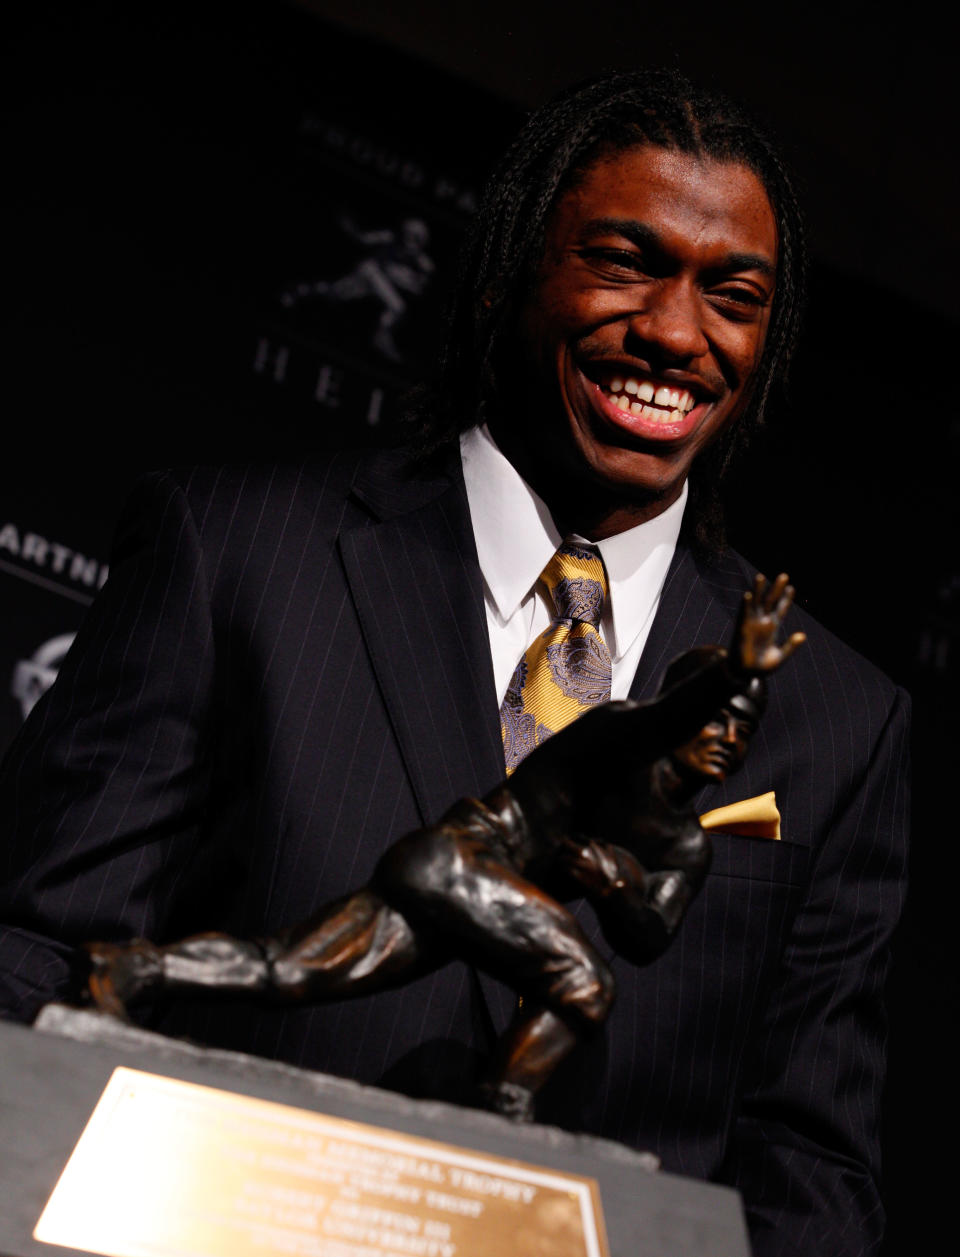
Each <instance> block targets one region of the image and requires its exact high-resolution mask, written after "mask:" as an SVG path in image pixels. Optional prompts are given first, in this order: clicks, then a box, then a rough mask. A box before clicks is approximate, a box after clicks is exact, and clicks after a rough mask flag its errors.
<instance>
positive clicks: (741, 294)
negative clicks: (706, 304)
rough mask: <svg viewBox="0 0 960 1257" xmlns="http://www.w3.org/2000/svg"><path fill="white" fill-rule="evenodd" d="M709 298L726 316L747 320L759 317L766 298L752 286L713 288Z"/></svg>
mask: <svg viewBox="0 0 960 1257" xmlns="http://www.w3.org/2000/svg"><path fill="white" fill-rule="evenodd" d="M707 296H708V298H709V300H710V301H711V302H712V303H713V304H714V305H715V306H716V307H717V308H718V309H719V310H720V311H721V312H722V313H723V314H725V315H726V316H727V317H728V318H731V319H740V320H744V321H746V320H749V319H756V318H758V317H759V315H760V312H761V310H762V309H763V308H764V306H765V305H766V298H765V297H763V295H762V294H761V293H759V292H757V291H756V289H753V288H714V289H711V291H710V292H708V294H707Z"/></svg>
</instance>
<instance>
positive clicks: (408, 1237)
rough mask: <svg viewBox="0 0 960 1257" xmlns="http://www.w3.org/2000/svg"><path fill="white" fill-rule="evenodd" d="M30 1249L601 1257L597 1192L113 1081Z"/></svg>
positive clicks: (374, 1136) (441, 1148)
mask: <svg viewBox="0 0 960 1257" xmlns="http://www.w3.org/2000/svg"><path fill="white" fill-rule="evenodd" d="M34 1238H35V1239H38V1240H42V1241H44V1242H46V1243H48V1244H60V1245H65V1246H67V1247H70V1248H77V1249H81V1250H83V1251H85V1252H92V1253H103V1254H106V1255H107V1257H187V1255H188V1254H189V1255H190V1257H265V1255H267V1254H292V1255H293V1257H490V1254H491V1253H500V1254H503V1255H504V1257H506V1254H509V1255H510V1257H608V1250H607V1245H606V1238H605V1234H604V1227H603V1214H602V1210H601V1206H600V1195H599V1190H598V1188H597V1184H596V1182H595V1181H594V1180H593V1179H590V1178H584V1177H581V1176H578V1175H574V1174H566V1173H560V1172H558V1171H555V1170H550V1169H544V1168H539V1167H536V1166H532V1165H527V1164H525V1163H523V1162H521V1161H513V1160H508V1159H507V1158H504V1157H497V1156H493V1155H491V1154H488V1153H479V1152H470V1151H469V1150H467V1149H462V1148H456V1147H453V1146H452V1145H448V1144H443V1143H438V1142H435V1141H433V1140H430V1139H421V1138H418V1137H415V1136H410V1135H404V1134H399V1133H397V1132H394V1131H389V1130H385V1129H382V1128H380V1127H376V1126H368V1125H364V1124H363V1123H360V1122H352V1121H345V1120H343V1119H340V1118H332V1117H326V1116H324V1115H322V1114H316V1113H310V1112H307V1111H305V1110H303V1109H297V1108H292V1107H290V1106H288V1105H284V1104H275V1103H273V1102H271V1101H267V1100H255V1099H251V1098H249V1097H247V1096H238V1095H234V1094H233V1093H232V1092H229V1091H220V1090H216V1089H214V1088H212V1087H202V1086H198V1085H196V1084H195V1083H187V1082H178V1081H176V1080H175V1079H171V1078H164V1077H162V1076H160V1075H157V1074H150V1073H143V1072H141V1071H140V1070H135V1069H127V1068H123V1067H121V1068H118V1069H115V1070H114V1072H113V1075H112V1076H111V1078H110V1081H109V1082H108V1083H107V1086H106V1087H105V1088H104V1091H103V1095H102V1096H101V1097H100V1100H99V1101H98V1103H97V1106H96V1108H95V1109H94V1111H93V1113H92V1115H91V1117H90V1120H89V1122H88V1123H87V1126H86V1128H85V1130H84V1132H83V1134H82V1135H81V1136H80V1139H79V1140H78V1141H77V1145H76V1147H75V1148H74V1150H73V1153H72V1155H71V1157H70V1160H69V1161H68V1162H67V1165H66V1168H65V1169H64V1171H63V1173H62V1175H61V1176H60V1179H59V1181H58V1183H57V1185H56V1187H55V1188H54V1190H53V1193H52V1195H51V1196H50V1199H49V1201H48V1202H47V1205H46V1208H45V1209H44V1211H43V1213H42V1215H41V1217H40V1220H39V1222H38V1223H37V1226H36V1228H35V1230H34Z"/></svg>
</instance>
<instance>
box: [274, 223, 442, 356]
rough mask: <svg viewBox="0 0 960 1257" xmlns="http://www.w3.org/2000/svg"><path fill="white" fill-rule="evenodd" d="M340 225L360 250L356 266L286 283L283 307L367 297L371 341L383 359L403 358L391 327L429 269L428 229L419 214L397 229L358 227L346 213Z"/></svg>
mask: <svg viewBox="0 0 960 1257" xmlns="http://www.w3.org/2000/svg"><path fill="white" fill-rule="evenodd" d="M340 228H341V230H342V231H343V232H344V234H345V235H347V236H349V237H350V239H351V240H353V241H354V242H355V243H356V244H359V245H361V246H362V247H363V250H364V254H363V256H362V257H361V258H360V260H359V261H358V262H357V264H356V266H354V268H353V269H352V270H350V271H347V272H346V273H345V274H342V275H340V276H338V277H337V278H335V279H315V280H311V281H303V282H300V283H297V284H291V285H290V286H289V287H288V288H286V289H284V291H283V292H282V293H281V295H280V302H281V304H282V305H283V306H285V307H286V308H287V309H291V308H293V307H294V306H297V305H302V304H303V303H304V302H327V303H329V304H331V305H341V304H343V303H344V302H352V301H357V300H358V299H360V298H372V300H373V302H374V304H375V305H377V306H378V307H379V316H378V319H377V323H376V327H375V328H374V330H373V334H372V336H371V344H372V345H373V347H374V348H375V349H376V350H378V351H379V352H380V353H381V354H383V356H384V357H385V358H389V359H390V360H391V361H392V362H402V361H403V355H402V354H401V353H400V351H399V350H398V349H397V346H396V343H395V342H394V339H393V329H394V327H395V326H396V324H397V323H399V322H400V320H401V319H402V318H403V316H404V315H405V314H406V312H407V304H408V299H409V298H410V297H419V296H420V294H421V293H422V292H423V290H424V288H425V287H426V286H427V283H428V282H429V280H430V277H431V275H432V274H433V272H434V269H435V268H434V263H433V259H432V258H431V256H430V254H429V253H428V252H427V246H428V245H429V243H430V229H429V227H428V226H427V224H426V223H425V222H424V221H423V219H422V218H405V219H404V220H403V222H402V223H401V224H400V225H399V227H396V228H394V227H381V228H378V229H376V230H373V231H363V230H361V228H359V227H358V226H357V225H356V223H354V221H353V220H352V219H351V218H350V217H349V216H348V215H346V214H343V215H341V217H340Z"/></svg>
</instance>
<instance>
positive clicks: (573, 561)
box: [540, 541, 607, 628]
mask: <svg viewBox="0 0 960 1257" xmlns="http://www.w3.org/2000/svg"><path fill="white" fill-rule="evenodd" d="M540 579H541V580H542V581H543V582H544V584H545V585H546V586H547V589H548V591H549V593H550V597H551V599H552V600H553V605H554V609H555V611H556V615H555V620H558V621H559V620H576V621H580V622H582V623H585V624H592V625H593V627H594V628H599V627H600V619H601V617H602V615H603V604H604V601H605V600H606V597H607V573H606V570H605V569H604V566H603V560H602V559H601V558H600V556H599V554H596V553H595V552H594V551H593V550H588V549H586V547H584V546H578V545H576V544H575V543H573V542H570V541H565V542H564V543H563V544H562V545H561V546H560V548H559V549H558V550H557V552H556V554H554V556H553V558H551V560H550V562H549V563H548V564H547V566H546V567H545V568H544V569H543V572H542V574H541V577H540Z"/></svg>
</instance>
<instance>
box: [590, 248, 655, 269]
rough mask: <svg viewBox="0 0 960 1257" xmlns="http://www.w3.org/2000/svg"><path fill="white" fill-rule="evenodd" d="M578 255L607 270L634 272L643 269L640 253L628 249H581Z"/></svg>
mask: <svg viewBox="0 0 960 1257" xmlns="http://www.w3.org/2000/svg"><path fill="white" fill-rule="evenodd" d="M580 256H581V257H582V258H585V259H586V260H587V261H589V262H593V263H594V264H595V265H599V266H600V267H602V268H605V269H608V270H619V271H631V272H633V273H634V274H638V273H640V272H642V271H643V259H642V258H641V256H640V254H639V253H633V252H631V251H630V250H629V249H613V248H591V249H581V250H580Z"/></svg>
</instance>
